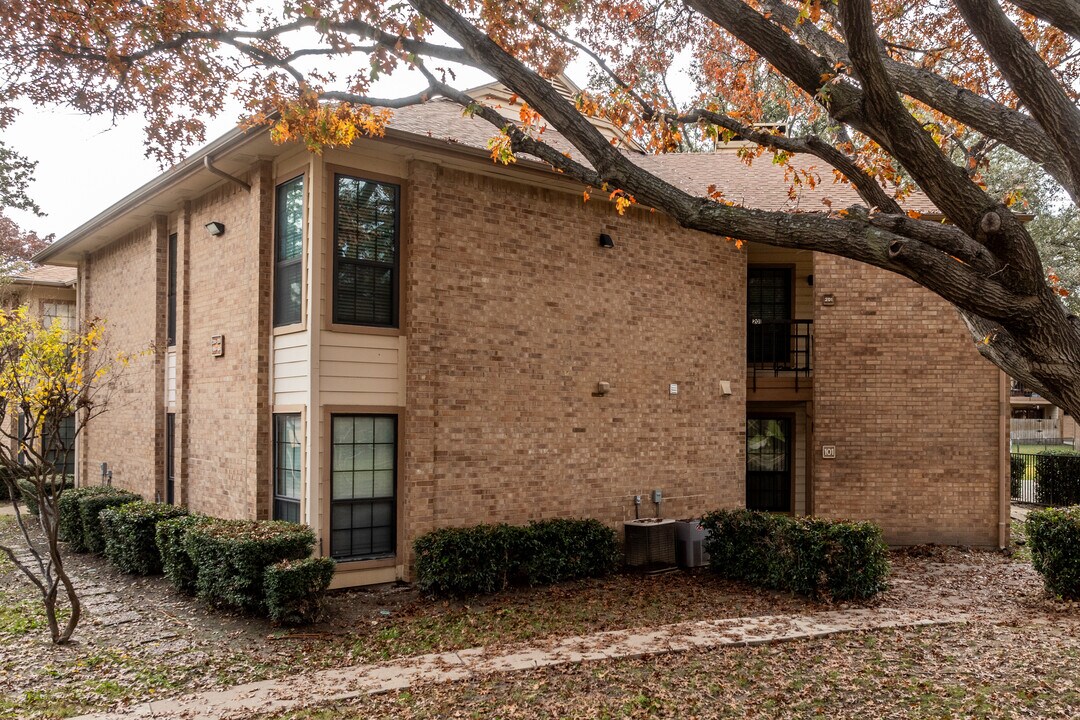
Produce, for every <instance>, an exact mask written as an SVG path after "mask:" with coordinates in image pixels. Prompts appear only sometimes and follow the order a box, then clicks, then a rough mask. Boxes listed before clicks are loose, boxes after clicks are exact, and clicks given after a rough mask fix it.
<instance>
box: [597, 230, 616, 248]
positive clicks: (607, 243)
mask: <svg viewBox="0 0 1080 720" xmlns="http://www.w3.org/2000/svg"><path fill="white" fill-rule="evenodd" d="M600 247H602V248H613V247H615V241H614V240H612V239H611V236H610V235H608V234H607V233H600Z"/></svg>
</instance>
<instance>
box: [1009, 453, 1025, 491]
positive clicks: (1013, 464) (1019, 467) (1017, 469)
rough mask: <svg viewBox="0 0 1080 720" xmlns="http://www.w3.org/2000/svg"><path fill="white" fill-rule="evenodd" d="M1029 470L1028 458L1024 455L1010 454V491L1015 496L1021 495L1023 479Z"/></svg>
mask: <svg viewBox="0 0 1080 720" xmlns="http://www.w3.org/2000/svg"><path fill="white" fill-rule="evenodd" d="M1026 470H1027V458H1025V457H1024V456H1023V455H1015V454H1010V455H1009V492H1010V493H1011V494H1012V496H1013V497H1014V498H1019V497H1020V489H1021V481H1023V479H1024V472H1025V471H1026Z"/></svg>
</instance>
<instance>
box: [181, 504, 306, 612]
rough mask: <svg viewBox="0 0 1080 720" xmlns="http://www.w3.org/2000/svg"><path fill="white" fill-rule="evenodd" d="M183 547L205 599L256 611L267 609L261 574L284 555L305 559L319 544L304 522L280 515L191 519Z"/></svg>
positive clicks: (196, 586) (288, 558) (200, 595)
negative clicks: (271, 517) (282, 518)
mask: <svg viewBox="0 0 1080 720" xmlns="http://www.w3.org/2000/svg"><path fill="white" fill-rule="evenodd" d="M183 542H184V549H185V550H186V551H187V554H188V556H189V557H190V558H191V562H192V563H193V564H194V566H195V568H196V580H195V588H196V593H197V594H198V596H199V597H200V598H202V599H203V600H205V601H207V602H210V603H213V604H218V605H226V606H229V607H234V608H237V609H240V610H246V611H252V612H258V611H262V610H264V609H265V592H264V589H263V574H264V572H265V571H266V568H267V567H269V566H270V565H273V564H274V563H277V562H280V561H281V560H302V559H303V558H306V557H308V556H309V555H311V551H312V549H313V548H314V547H315V533H314V532H312V530H311V528H309V527H307V526H306V525H298V524H296V523H289V522H282V521H276V520H274V521H255V520H218V519H216V518H208V519H206V520H205V521H202V522H199V523H196V524H193V525H192V526H190V527H189V528H188V529H187V532H186V533H185V534H184V541H183Z"/></svg>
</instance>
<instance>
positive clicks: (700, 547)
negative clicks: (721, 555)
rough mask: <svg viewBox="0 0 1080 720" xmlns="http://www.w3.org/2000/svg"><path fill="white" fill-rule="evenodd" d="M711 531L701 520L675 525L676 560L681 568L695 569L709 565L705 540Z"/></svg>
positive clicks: (681, 522)
mask: <svg viewBox="0 0 1080 720" xmlns="http://www.w3.org/2000/svg"><path fill="white" fill-rule="evenodd" d="M708 536H709V531H708V530H706V529H705V528H703V527H701V522H700V521H699V520H680V521H678V522H677V523H675V559H676V560H677V561H678V563H679V567H684V568H694V567H701V566H702V565H708V564H709V553H708V552H707V551H706V550H705V538H707V537H708Z"/></svg>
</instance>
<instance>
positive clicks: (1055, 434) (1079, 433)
mask: <svg viewBox="0 0 1080 720" xmlns="http://www.w3.org/2000/svg"><path fill="white" fill-rule="evenodd" d="M1009 407H1010V420H1009V437H1010V440H1011V442H1012V444H1013V445H1014V446H1020V447H1030V446H1033V445H1047V446H1050V445H1063V446H1071V447H1077V446H1080V427H1078V426H1077V424H1076V418H1074V417H1072V416H1071V415H1069V413H1068V412H1066V411H1065V410H1063V409H1061V408H1059V407H1058V406H1057V405H1054V404H1053V403H1052V402H1050V401H1049V400H1047V399H1046V398H1044V397H1043V396H1042V395H1040V394H1039V393H1037V392H1035V391H1033V390H1030V389H1028V388H1026V387H1024V385H1023V384H1022V383H1020V382H1019V381H1017V380H1012V381H1011V382H1010V392H1009Z"/></svg>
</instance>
